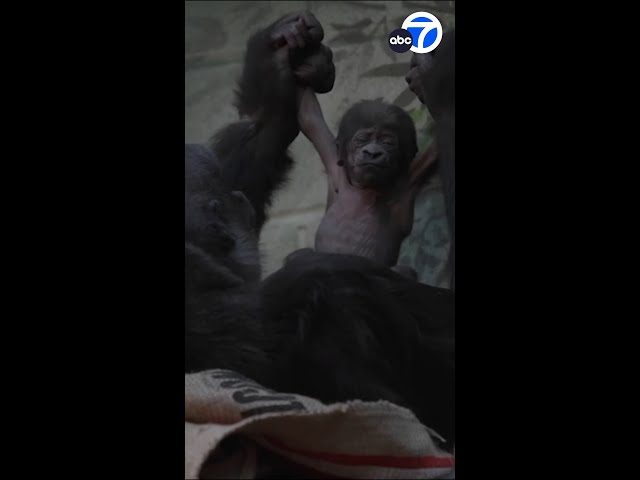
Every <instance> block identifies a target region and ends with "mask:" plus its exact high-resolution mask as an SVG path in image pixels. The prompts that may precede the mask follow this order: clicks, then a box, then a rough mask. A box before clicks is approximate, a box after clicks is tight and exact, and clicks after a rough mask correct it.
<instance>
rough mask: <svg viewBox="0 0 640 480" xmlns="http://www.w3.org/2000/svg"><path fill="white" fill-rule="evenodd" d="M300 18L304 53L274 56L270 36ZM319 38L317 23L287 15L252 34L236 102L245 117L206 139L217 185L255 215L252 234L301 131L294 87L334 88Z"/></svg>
mask: <svg viewBox="0 0 640 480" xmlns="http://www.w3.org/2000/svg"><path fill="white" fill-rule="evenodd" d="M301 17H302V18H303V19H304V21H305V23H306V25H307V28H308V30H309V35H310V37H311V42H310V43H309V44H308V45H307V46H306V47H305V48H304V49H287V50H286V51H285V54H284V55H279V54H277V51H276V46H275V45H274V43H273V38H274V35H276V34H277V32H278V31H279V29H283V28H286V26H287V24H288V23H290V22H293V21H296V20H298V19H299V18H301ZM323 35H324V33H323V31H322V27H321V25H320V23H319V22H318V21H317V20H316V19H315V17H313V15H311V14H309V13H301V14H291V15H286V16H284V17H282V18H281V19H279V20H278V21H276V22H274V23H273V24H272V25H270V26H269V27H267V28H265V29H263V30H261V31H259V32H257V33H256V34H254V35H253V36H252V37H251V38H250V39H249V41H248V43H247V51H246V54H245V60H244V67H243V71H242V75H241V78H240V81H239V83H238V90H237V91H236V103H235V104H236V107H237V109H238V112H239V114H240V115H241V116H244V117H248V118H247V119H246V120H241V121H239V122H236V123H234V124H232V125H229V126H228V127H226V128H224V129H222V130H221V131H219V132H218V133H217V134H216V135H215V136H214V137H213V138H212V139H211V142H210V144H211V148H212V149H213V151H214V152H215V153H216V155H217V156H218V158H219V159H220V161H221V175H222V181H223V182H224V183H225V185H227V186H228V187H229V188H230V189H232V190H240V191H242V192H244V193H245V194H246V196H247V198H248V199H249V201H250V202H251V204H252V205H253V208H254V209H255V212H256V231H257V232H260V230H261V228H262V226H263V225H264V222H265V220H266V209H267V208H268V207H269V206H270V205H271V200H272V194H273V192H274V191H275V190H276V189H277V188H279V187H280V186H281V185H282V184H283V183H284V182H285V180H286V176H287V172H288V171H289V170H290V168H291V166H292V163H293V160H292V158H291V157H290V155H289V154H288V152H287V148H288V147H289V145H290V144H291V142H293V140H294V139H295V138H296V136H297V135H298V133H299V131H300V130H299V126H298V120H297V103H296V101H297V99H296V85H297V84H298V82H299V83H305V82H306V83H307V84H311V85H314V86H315V87H316V88H317V89H318V90H321V91H323V92H324V91H329V90H331V88H332V87H333V81H334V78H335V69H334V67H333V62H332V58H333V56H332V54H331V51H330V49H328V48H326V47H323V46H322V45H321V44H320V42H321V40H322V37H323ZM280 53H282V51H280ZM305 66H306V67H308V68H305Z"/></svg>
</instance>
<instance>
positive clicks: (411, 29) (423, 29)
mask: <svg viewBox="0 0 640 480" xmlns="http://www.w3.org/2000/svg"><path fill="white" fill-rule="evenodd" d="M441 40H442V24H440V21H439V20H438V19H437V18H436V17H435V15H432V14H430V13H427V12H416V13H412V14H411V15H409V16H408V17H407V18H406V19H405V21H404V22H402V28H398V29H396V30H394V31H393V32H391V33H390V34H389V47H391V50H393V51H394V52H396V53H404V52H408V51H409V50H411V51H412V52H414V53H429V52H431V51H433V50H435V49H436V47H437V46H438V45H440V41H441Z"/></svg>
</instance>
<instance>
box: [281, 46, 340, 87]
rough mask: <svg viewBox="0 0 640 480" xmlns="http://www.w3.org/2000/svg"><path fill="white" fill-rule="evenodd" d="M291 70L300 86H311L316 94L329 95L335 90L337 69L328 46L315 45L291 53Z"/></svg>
mask: <svg viewBox="0 0 640 480" xmlns="http://www.w3.org/2000/svg"><path fill="white" fill-rule="evenodd" d="M290 59H291V68H292V69H293V73H294V75H295V77H296V80H297V83H298V84H299V85H300V86H303V87H306V86H309V87H311V88H313V90H314V91H315V92H316V93H327V92H330V91H331V90H332V89H333V84H334V82H335V80H336V68H335V65H334V64H333V52H332V51H331V49H330V48H329V47H327V46H326V45H322V44H319V45H315V46H312V47H307V48H302V49H298V50H292V51H291V57H290Z"/></svg>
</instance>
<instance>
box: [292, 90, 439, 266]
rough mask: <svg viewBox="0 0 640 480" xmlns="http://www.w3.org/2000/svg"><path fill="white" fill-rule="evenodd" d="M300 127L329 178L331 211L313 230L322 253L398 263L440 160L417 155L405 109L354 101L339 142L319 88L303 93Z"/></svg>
mask: <svg viewBox="0 0 640 480" xmlns="http://www.w3.org/2000/svg"><path fill="white" fill-rule="evenodd" d="M298 95H299V100H298V103H299V110H298V119H299V123H300V128H301V130H302V132H303V133H304V134H305V135H306V136H307V138H309V139H310V140H311V142H312V143H313V144H314V146H315V147H316V150H317V151H318V153H319V154H320V158H321V159H322V161H323V163H324V165H325V169H326V171H327V175H328V184H329V190H328V198H327V210H326V213H325V216H324V218H323V219H322V222H321V223H320V226H319V227H318V231H317V233H316V241H315V249H316V251H318V252H328V253H345V254H352V255H358V256H362V257H366V258H369V259H371V260H374V261H376V262H378V263H380V264H382V265H385V266H387V267H394V266H395V265H396V262H397V260H398V253H399V251H400V246H401V244H402V241H403V240H404V238H405V237H406V236H407V235H409V233H411V228H412V226H413V206H414V202H415V197H416V195H417V193H418V189H419V186H420V184H421V182H422V180H423V179H424V177H425V175H426V173H427V172H428V167H429V166H430V165H431V163H432V162H433V160H434V158H435V154H434V153H433V152H428V154H427V155H422V156H420V157H418V161H417V162H413V163H412V161H413V160H414V158H415V157H416V153H417V151H418V147H417V143H416V131H415V127H414V124H413V120H412V119H411V117H410V116H409V115H408V114H407V113H406V112H405V111H404V110H403V109H401V108H399V107H396V106H394V105H389V104H386V103H384V102H381V101H363V102H360V103H357V104H355V105H354V106H352V107H351V108H350V109H349V110H348V111H347V112H346V113H345V115H344V117H343V118H342V120H341V122H340V126H339V131H338V138H337V141H336V140H335V139H334V137H333V134H332V133H331V131H330V130H329V128H328V127H327V124H326V122H325V121H324V118H323V115H322V110H321V109H320V105H319V103H318V101H317V98H316V96H315V94H314V92H313V91H312V90H311V89H309V88H307V89H304V90H302V89H301V90H299V93H298Z"/></svg>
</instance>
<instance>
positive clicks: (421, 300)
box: [261, 251, 455, 442]
mask: <svg viewBox="0 0 640 480" xmlns="http://www.w3.org/2000/svg"><path fill="white" fill-rule="evenodd" d="M454 301H455V294H454V293H453V292H451V291H450V290H444V289H438V288H434V287H429V286H427V285H423V284H420V283H418V282H415V281H413V280H410V279H407V278H405V277H404V276H402V275H399V274H396V273H395V272H393V271H391V270H390V269H388V268H385V267H382V266H379V265H377V264H374V263H373V262H371V261H369V260H367V259H365V258H362V257H357V256H352V255H340V254H327V253H317V252H312V251H308V252H306V253H304V254H302V255H297V256H294V257H292V259H291V260H290V261H289V262H287V264H286V265H285V266H284V267H283V268H282V269H280V270H279V271H277V272H276V273H274V274H272V275H271V276H270V277H268V278H267V279H265V280H264V282H263V287H262V302H261V304H262V310H263V318H264V321H265V322H268V323H270V324H271V325H270V326H269V327H268V329H272V328H278V329H281V330H286V331H289V332H291V331H295V332H296V335H295V341H293V342H290V343H288V344H287V345H283V348H284V349H286V351H283V352H280V355H276V356H274V358H278V359H281V360H282V361H281V362H280V364H278V365H277V370H278V372H279V374H278V375H277V377H278V381H279V382H280V383H279V384H278V385H274V388H276V389H279V390H282V391H292V392H296V393H302V394H306V395H309V396H313V397H315V398H318V399H320V400H322V401H325V402H335V401H345V400H351V399H356V398H357V399H363V400H374V401H375V400H380V399H384V400H388V401H392V402H394V403H396V404H399V405H404V406H407V407H409V408H411V409H412V410H413V411H414V412H415V413H416V415H417V417H418V418H419V419H420V420H421V421H422V422H423V423H424V424H425V425H427V426H429V427H431V428H434V429H435V430H436V431H437V432H438V433H440V434H441V435H443V436H444V437H445V438H446V439H447V441H452V442H453V440H454V438H455V431H454V430H455V418H454V403H455V360H454V358H455V342H454V336H455V309H454ZM265 327H266V325H265Z"/></svg>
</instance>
